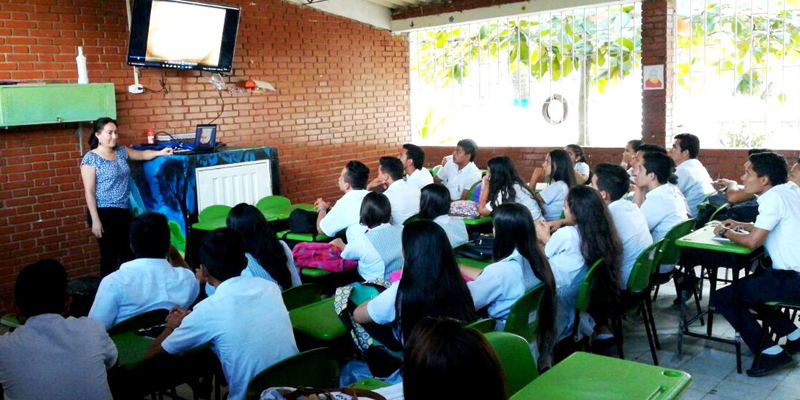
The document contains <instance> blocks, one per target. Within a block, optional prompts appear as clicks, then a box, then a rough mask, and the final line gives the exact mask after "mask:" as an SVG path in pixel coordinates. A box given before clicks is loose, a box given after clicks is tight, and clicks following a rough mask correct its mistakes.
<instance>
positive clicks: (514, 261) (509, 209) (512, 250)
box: [460, 203, 556, 367]
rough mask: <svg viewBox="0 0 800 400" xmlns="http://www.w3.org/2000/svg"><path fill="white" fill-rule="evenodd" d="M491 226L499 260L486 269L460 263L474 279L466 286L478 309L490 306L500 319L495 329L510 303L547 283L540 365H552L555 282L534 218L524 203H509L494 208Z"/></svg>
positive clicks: (502, 324) (494, 252)
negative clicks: (539, 242) (538, 239)
mask: <svg viewBox="0 0 800 400" xmlns="http://www.w3.org/2000/svg"><path fill="white" fill-rule="evenodd" d="M492 225H493V226H494V234H495V240H494V244H493V247H492V258H493V259H494V260H498V261H497V262H495V263H493V264H490V265H488V266H487V267H486V268H484V269H483V270H480V269H478V268H471V267H466V266H463V265H462V266H460V269H461V273H462V274H463V275H464V276H467V277H469V278H471V279H474V280H473V281H472V282H469V283H467V286H468V287H469V291H470V293H472V299H473V300H474V301H475V308H476V309H481V308H483V307H488V312H489V316H490V317H492V318H494V319H496V320H498V321H497V325H496V330H498V331H501V330H503V328H505V322H506V318H507V317H508V313H509V311H511V306H513V305H514V303H516V302H517V300H519V298H520V297H522V295H524V294H525V293H527V292H528V291H529V290H531V289H533V288H534V287H535V286H536V285H539V284H541V283H544V299H543V300H542V301H543V302H542V309H541V311H540V314H539V315H540V317H541V321H540V323H539V330H540V337H541V339H540V342H539V354H540V359H541V360H542V364H540V367H546V366H549V365H550V364H551V362H552V350H553V344H554V343H555V337H554V335H553V327H554V322H553V321H554V320H555V314H556V300H555V296H556V295H555V293H556V283H555V280H554V278H553V272H552V271H551V270H550V265H549V264H548V263H547V259H546V258H545V257H544V256H543V255H542V253H541V250H540V249H539V246H537V245H536V229H535V228H534V222H533V219H531V217H530V213H528V212H527V208H525V207H524V206H522V205H521V204H517V203H506V204H502V205H500V206H498V207H497V208H496V209H495V211H494V216H493V218H492Z"/></svg>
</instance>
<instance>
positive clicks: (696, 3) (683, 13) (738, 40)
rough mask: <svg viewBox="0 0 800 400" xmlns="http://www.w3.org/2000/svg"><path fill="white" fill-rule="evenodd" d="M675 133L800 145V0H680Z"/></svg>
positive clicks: (728, 144)
mask: <svg viewBox="0 0 800 400" xmlns="http://www.w3.org/2000/svg"><path fill="white" fill-rule="evenodd" d="M676 5H677V18H676V25H677V26H676V29H675V31H676V35H677V40H676V52H675V63H676V65H675V66H676V68H675V71H676V86H675V88H676V90H675V97H674V121H675V125H676V126H675V129H674V130H673V131H674V132H675V133H683V132H691V133H694V134H696V135H697V136H698V137H700V140H701V144H702V146H703V147H706V148H755V147H767V148H771V149H797V148H800V1H798V0H677V2H676Z"/></svg>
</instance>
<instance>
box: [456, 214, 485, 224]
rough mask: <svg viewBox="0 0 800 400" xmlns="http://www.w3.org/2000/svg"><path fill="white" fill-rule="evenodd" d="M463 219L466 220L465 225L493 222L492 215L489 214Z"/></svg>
mask: <svg viewBox="0 0 800 400" xmlns="http://www.w3.org/2000/svg"><path fill="white" fill-rule="evenodd" d="M462 221H464V225H467V226H476V225H483V224H486V223H491V222H492V217H491V216H488V215H487V216H485V217H476V218H463V219H462Z"/></svg>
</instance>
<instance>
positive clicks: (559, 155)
mask: <svg viewBox="0 0 800 400" xmlns="http://www.w3.org/2000/svg"><path fill="white" fill-rule="evenodd" d="M549 155H550V183H551V184H553V183H555V182H558V181H562V182H564V183H566V184H567V187H569V188H570V189H572V188H573V187H575V185H577V184H578V182H576V181H575V166H574V165H572V160H571V159H570V158H569V154H567V152H566V151H565V150H561V149H555V150H550V153H549Z"/></svg>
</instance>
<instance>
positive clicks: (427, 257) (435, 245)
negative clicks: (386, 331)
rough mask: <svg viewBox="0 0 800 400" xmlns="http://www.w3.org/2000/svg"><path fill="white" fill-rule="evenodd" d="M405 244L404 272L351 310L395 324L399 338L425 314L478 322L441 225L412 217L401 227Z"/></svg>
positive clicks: (361, 318) (360, 318)
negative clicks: (412, 220)
mask: <svg viewBox="0 0 800 400" xmlns="http://www.w3.org/2000/svg"><path fill="white" fill-rule="evenodd" d="M402 243H403V257H404V259H405V265H404V266H403V276H402V277H401V278H400V280H399V281H397V282H395V283H394V284H392V286H391V287H389V288H388V289H386V290H385V291H383V292H382V293H381V294H379V295H378V297H375V298H374V299H372V300H369V301H366V302H364V303H362V304H360V305H359V306H358V308H356V310H355V311H354V312H353V318H354V319H355V321H356V322H358V323H359V324H367V323H372V322H374V323H377V324H380V325H389V324H392V328H393V331H394V336H395V338H397V340H398V341H399V342H400V343H403V342H405V339H406V338H408V337H409V335H410V334H411V330H412V329H414V326H415V325H416V324H417V322H419V321H420V320H421V319H423V318H425V317H448V318H454V319H456V320H458V321H462V322H472V321H475V320H476V319H477V315H476V314H475V309H474V308H473V306H472V297H470V294H469V290H468V289H467V284H466V283H465V282H464V279H463V278H462V277H461V275H460V274H459V272H458V264H457V263H456V257H455V254H454V253H453V249H452V248H450V246H448V245H447V235H445V233H444V231H443V230H442V228H440V227H439V226H438V225H436V224H435V223H433V222H432V221H428V220H419V221H414V222H411V223H409V224H408V226H406V227H405V230H404V231H403V238H402ZM398 299H399V300H398ZM398 316H400V317H399V318H398Z"/></svg>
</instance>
